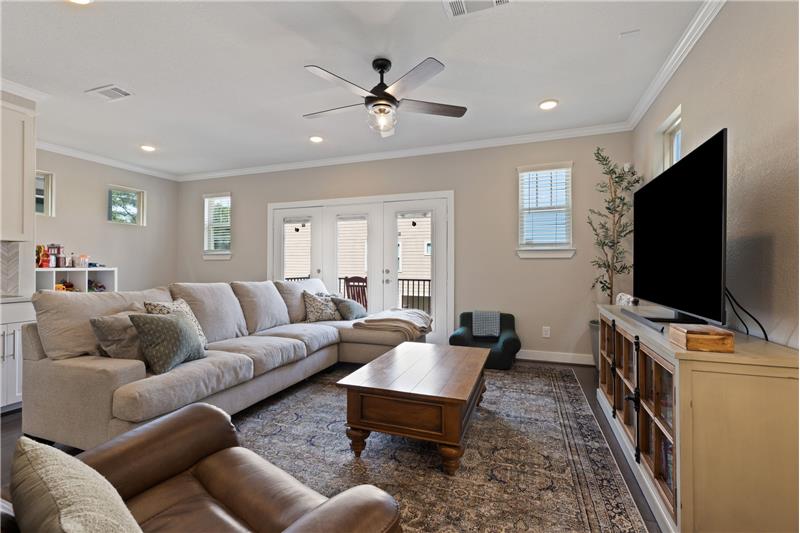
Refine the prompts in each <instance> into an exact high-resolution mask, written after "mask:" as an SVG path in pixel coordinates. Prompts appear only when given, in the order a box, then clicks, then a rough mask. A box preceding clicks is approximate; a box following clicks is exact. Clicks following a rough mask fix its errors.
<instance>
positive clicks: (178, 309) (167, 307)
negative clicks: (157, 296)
mask: <svg viewBox="0 0 800 533" xmlns="http://www.w3.org/2000/svg"><path fill="white" fill-rule="evenodd" d="M144 308H145V309H146V310H147V314H149V315H169V314H172V313H179V314H181V315H183V316H185V317H186V318H187V319H189V322H191V323H192V325H193V326H194V328H195V329H196V330H197V336H198V337H200V342H201V343H203V348H205V347H206V345H208V339H206V335H205V333H203V328H202V326H200V322H198V321H197V317H196V316H194V313H193V312H192V308H191V307H189V304H187V303H186V300H184V299H183V298H178V299H177V300H175V301H172V302H145V303H144Z"/></svg>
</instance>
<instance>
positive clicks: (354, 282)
mask: <svg viewBox="0 0 800 533" xmlns="http://www.w3.org/2000/svg"><path fill="white" fill-rule="evenodd" d="M368 235H369V227H368V224H367V217H366V216H365V215H346V216H339V217H338V218H337V220H336V268H337V277H338V284H339V289H338V291H339V293H340V294H342V295H344V296H345V298H350V299H351V300H355V301H357V302H358V303H360V304H361V305H363V306H364V307H367V268H368V263H367V257H368V249H367V236H368Z"/></svg>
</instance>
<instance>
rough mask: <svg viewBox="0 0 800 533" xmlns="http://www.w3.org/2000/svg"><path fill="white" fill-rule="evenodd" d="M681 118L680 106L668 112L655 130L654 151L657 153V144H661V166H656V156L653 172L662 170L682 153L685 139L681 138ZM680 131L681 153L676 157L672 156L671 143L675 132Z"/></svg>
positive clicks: (658, 172)
mask: <svg viewBox="0 0 800 533" xmlns="http://www.w3.org/2000/svg"><path fill="white" fill-rule="evenodd" d="M683 126H684V124H683V120H682V117H681V106H678V107H676V108H675V110H674V111H673V112H672V113H670V114H669V116H668V117H667V118H666V119H665V120H664V122H662V123H661V126H659V127H658V129H657V130H656V134H657V138H656V140H655V143H654V144H655V145H656V146H655V152H656V154H658V145H659V143H660V145H661V168H660V169H659V168H658V157H656V158H655V161H656V162H655V165H654V166H655V167H656V168H655V169H654V171H655V174H660V173H661V172H664V171H665V170H667V169H668V168H669V167H671V166H672V165H674V164H675V163H676V162H677V161H679V160H680V158H681V157H683V155H684V149H683V147H684V146H685V143H684V141H685V139H684V138H683V129H684V128H683ZM679 131H680V132H681V154H680V157H678V159H675V158H674V157H673V154H674V152H673V143H674V142H675V134H676V133H677V132H679Z"/></svg>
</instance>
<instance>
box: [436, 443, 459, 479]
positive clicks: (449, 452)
mask: <svg viewBox="0 0 800 533" xmlns="http://www.w3.org/2000/svg"><path fill="white" fill-rule="evenodd" d="M439 454H440V455H441V456H442V469H443V470H444V472H445V474H448V475H451V476H452V475H453V474H455V473H456V470H458V467H459V466H461V456H462V455H464V447H463V446H447V445H445V444H440V445H439Z"/></svg>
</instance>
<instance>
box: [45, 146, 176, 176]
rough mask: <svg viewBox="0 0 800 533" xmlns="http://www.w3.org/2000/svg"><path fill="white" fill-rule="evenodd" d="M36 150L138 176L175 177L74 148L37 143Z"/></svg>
mask: <svg viewBox="0 0 800 533" xmlns="http://www.w3.org/2000/svg"><path fill="white" fill-rule="evenodd" d="M36 148H37V149H39V150H45V151H46V152H53V153H56V154H61V155H66V156H69V157H75V158H78V159H84V160H86V161H91V162H93V163H99V164H101V165H108V166H110V167H115V168H121V169H123V170H130V171H131V172H138V173H139V174H147V175H148V176H153V177H156V178H162V179H167V180H173V181H174V180H175V175H174V174H170V173H168V172H161V171H159V170H153V169H150V168H144V167H140V166H138V165H133V164H131V163H126V162H124V161H118V160H116V159H111V158H109V157H104V156H102V155H97V154H90V153H89V152H83V151H81V150H76V149H75V148H70V147H68V146H61V145H60V144H53V143H49V142H46V141H37V142H36Z"/></svg>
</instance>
